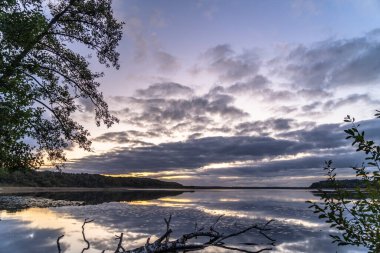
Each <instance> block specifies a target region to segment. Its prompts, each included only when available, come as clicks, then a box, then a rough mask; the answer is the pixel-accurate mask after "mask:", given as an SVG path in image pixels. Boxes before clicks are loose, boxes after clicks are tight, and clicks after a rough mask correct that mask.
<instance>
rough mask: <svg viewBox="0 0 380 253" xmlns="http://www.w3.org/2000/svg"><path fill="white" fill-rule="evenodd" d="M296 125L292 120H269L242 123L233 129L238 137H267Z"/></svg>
mask: <svg viewBox="0 0 380 253" xmlns="http://www.w3.org/2000/svg"><path fill="white" fill-rule="evenodd" d="M295 124H296V122H295V120H293V119H286V118H270V119H268V120H265V121H252V122H243V123H240V124H238V125H237V126H236V127H235V130H236V133H237V134H238V135H246V134H252V133H254V134H259V135H268V134H270V133H273V132H281V131H288V130H290V128H291V127H294V125H295Z"/></svg>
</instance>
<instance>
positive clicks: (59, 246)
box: [57, 235, 65, 253]
mask: <svg viewBox="0 0 380 253" xmlns="http://www.w3.org/2000/svg"><path fill="white" fill-rule="evenodd" d="M64 236H65V235H60V236H58V238H57V248H58V253H61V244H60V243H59V240H61V239H62V237H64Z"/></svg>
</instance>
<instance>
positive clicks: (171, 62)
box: [154, 50, 181, 73]
mask: <svg viewBox="0 0 380 253" xmlns="http://www.w3.org/2000/svg"><path fill="white" fill-rule="evenodd" d="M154 59H155V61H156V63H157V68H158V70H159V71H161V72H165V73H171V72H175V71H178V70H179V69H180V68H181V64H180V63H179V61H178V60H177V58H176V57H174V56H173V55H171V54H169V53H167V52H164V51H161V50H160V51H156V52H155V53H154Z"/></svg>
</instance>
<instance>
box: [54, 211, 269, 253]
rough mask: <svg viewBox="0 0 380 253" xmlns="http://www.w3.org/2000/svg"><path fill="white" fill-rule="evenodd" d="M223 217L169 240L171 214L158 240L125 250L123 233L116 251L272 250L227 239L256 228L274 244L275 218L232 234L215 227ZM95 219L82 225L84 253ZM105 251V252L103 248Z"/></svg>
mask: <svg viewBox="0 0 380 253" xmlns="http://www.w3.org/2000/svg"><path fill="white" fill-rule="evenodd" d="M222 217H223V215H222V216H219V217H218V218H217V219H216V221H215V222H214V223H213V224H212V225H211V226H210V227H209V229H208V230H204V227H201V228H197V226H195V231H194V232H191V233H188V234H184V235H182V236H180V237H179V238H178V239H175V240H169V236H170V234H171V233H172V232H173V231H172V229H171V228H170V222H171V218H172V216H171V215H170V216H169V218H168V219H166V218H165V219H164V221H165V224H166V231H165V233H163V234H162V235H161V236H160V237H159V238H158V239H157V240H155V241H154V242H152V243H150V237H149V238H148V239H147V241H146V243H145V245H144V246H141V247H138V248H135V249H132V250H125V249H124V248H123V246H122V243H123V233H121V234H120V236H116V238H115V240H118V244H117V248H116V250H115V251H114V252H115V253H169V252H189V251H197V250H201V249H205V248H207V247H210V246H214V247H219V248H223V249H227V250H230V251H238V252H246V253H259V252H264V251H269V250H272V247H262V248H260V249H258V250H255V251H251V250H248V249H244V248H239V247H235V246H229V245H228V244H227V243H226V242H225V241H226V240H227V239H229V238H232V237H237V236H239V235H241V234H244V233H246V232H248V231H250V230H256V231H258V233H259V234H260V235H262V236H263V237H264V238H266V239H267V240H268V241H269V243H268V244H267V245H270V246H274V242H275V240H274V239H272V238H270V237H269V236H268V235H267V234H266V232H267V231H269V230H270V229H269V228H267V226H268V225H269V224H270V223H271V222H273V220H270V221H268V222H267V223H266V224H264V226H259V225H257V224H253V225H251V226H247V227H245V228H243V229H241V230H238V231H236V232H233V233H230V234H224V233H221V232H219V231H217V230H216V229H215V226H216V225H217V223H218V222H219V221H220V219H221V218H222ZM92 221H93V220H88V219H85V221H84V223H83V225H82V235H83V240H84V241H85V242H86V243H87V247H86V248H84V249H83V250H82V253H83V252H84V251H85V250H88V249H89V248H90V242H89V241H88V240H87V239H86V236H85V232H84V226H85V225H86V224H87V223H90V222H92ZM62 237H63V235H62V236H60V237H59V238H58V239H57V246H58V253H60V252H61V248H60V245H59V240H60V239H61V238H62ZM199 237H202V238H206V239H208V240H206V242H191V243H189V241H190V240H192V239H194V240H196V239H198V238H199ZM244 245H251V246H256V247H257V246H259V245H258V244H255V243H248V244H244ZM103 252H105V251H104V250H103Z"/></svg>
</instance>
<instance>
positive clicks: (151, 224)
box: [0, 189, 367, 253]
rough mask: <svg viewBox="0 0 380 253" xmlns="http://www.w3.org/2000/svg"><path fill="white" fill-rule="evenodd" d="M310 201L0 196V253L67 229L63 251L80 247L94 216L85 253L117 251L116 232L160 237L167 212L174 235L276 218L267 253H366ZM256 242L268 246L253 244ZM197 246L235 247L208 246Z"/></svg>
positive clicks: (286, 194) (42, 244) (253, 237)
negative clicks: (336, 236)
mask: <svg viewBox="0 0 380 253" xmlns="http://www.w3.org/2000/svg"><path fill="white" fill-rule="evenodd" d="M306 200H314V201H317V200H319V197H318V196H316V195H314V194H313V192H311V191H308V190H278V189H276V190H268V189H259V190H256V189H255V190H253V189H249V190H195V191H193V192H181V191H153V190H149V191H125V192H120V191H119V192H69V193H65V192H59V193H28V194H26V193H19V194H13V195H12V194H1V195H0V219H1V221H0V252H13V253H23V252H25V253H26V252H27V253H41V252H49V253H50V252H58V250H57V246H56V240H57V238H58V237H59V236H60V235H64V237H63V238H62V239H61V240H60V242H61V247H62V252H65V253H74V252H75V253H77V252H81V251H82V249H83V248H85V247H86V244H85V243H84V241H83V239H82V234H81V232H82V228H81V226H82V224H83V221H84V219H86V218H89V219H93V220H94V221H93V222H91V223H88V224H86V226H85V231H86V232H85V234H86V237H87V240H88V241H89V242H90V244H91V248H90V249H89V250H86V251H85V252H86V253H90V252H102V251H103V250H106V251H105V252H114V251H115V249H116V246H117V242H118V241H117V240H115V235H120V233H124V241H123V246H124V248H125V249H133V248H136V247H139V246H143V245H144V244H145V242H146V240H147V238H148V237H150V236H152V240H153V239H154V238H157V237H159V236H160V235H162V234H163V233H164V232H165V230H166V225H165V222H164V218H167V217H169V215H172V221H171V228H172V229H173V231H174V232H173V234H172V237H171V238H177V237H178V236H180V235H182V234H185V233H188V232H192V231H194V227H195V223H196V224H197V226H198V227H200V226H202V225H204V226H210V225H211V224H213V223H214V222H215V220H216V219H217V217H219V216H220V215H224V216H223V217H222V218H221V220H220V221H219V223H218V224H217V226H216V229H217V230H218V231H221V232H225V233H232V232H234V231H237V230H239V229H242V228H244V227H246V226H249V225H250V224H254V223H257V224H260V225H263V224H265V223H266V222H267V221H268V220H270V219H274V220H275V221H274V222H272V223H271V224H270V226H269V227H270V228H271V230H270V231H269V232H268V233H267V235H268V236H270V237H271V238H273V239H275V240H276V242H275V246H272V247H273V250H272V251H266V252H276V253H280V252H281V253H286V252H289V253H290V252H292V253H295V252H313V253H318V252H344V253H348V252H367V251H366V250H365V249H360V248H357V247H347V246H345V247H337V246H336V245H334V244H331V239H330V237H329V234H330V233H334V230H331V229H330V228H329V226H328V224H326V223H324V222H323V221H321V220H319V219H318V218H317V216H316V215H315V214H314V213H313V212H312V210H310V209H308V204H306V203H305V201H306ZM228 242H229V245H230V246H234V247H243V248H245V249H251V250H258V249H260V247H268V246H270V245H268V244H269V243H270V242H269V241H268V239H266V238H265V237H263V236H261V235H260V234H258V233H257V232H255V231H252V232H247V233H244V234H242V235H240V236H239V237H235V238H232V239H231V240H229V241H228ZM243 243H248V246H247V245H244V244H243ZM254 243H259V244H262V245H263V246H260V247H256V248H255V246H253V244H254ZM199 252H231V250H226V249H222V248H216V247H214V248H213V247H209V248H207V249H205V250H203V251H199Z"/></svg>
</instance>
